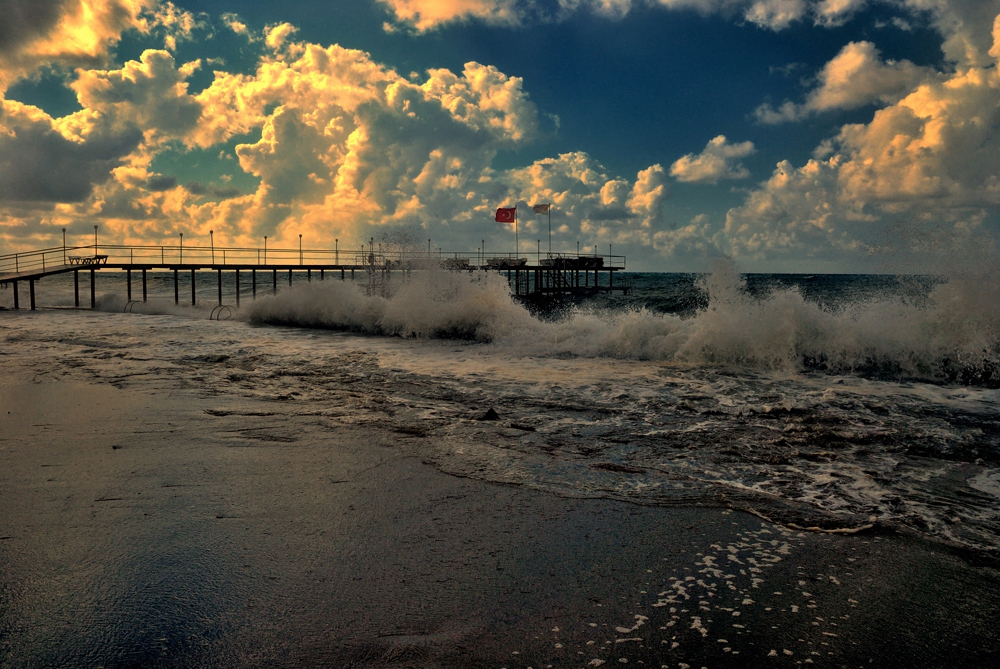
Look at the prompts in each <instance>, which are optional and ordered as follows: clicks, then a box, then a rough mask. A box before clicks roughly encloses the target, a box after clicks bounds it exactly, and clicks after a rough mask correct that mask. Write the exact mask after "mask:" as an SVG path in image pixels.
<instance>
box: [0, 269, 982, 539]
mask: <svg viewBox="0 0 1000 669" xmlns="http://www.w3.org/2000/svg"><path fill="white" fill-rule="evenodd" d="M88 275H89V273H86V272H82V273H81V275H80V288H79V290H80V298H81V302H82V304H84V305H85V306H89V296H90V294H89V290H90V288H89V276H88ZM261 276H265V277H266V279H267V280H263V279H262V278H261ZM280 277H281V280H280V282H279V284H278V286H277V288H276V289H275V287H274V285H273V284H272V283H271V281H270V278H271V277H270V275H269V274H267V275H260V274H259V275H258V283H257V286H256V297H255V298H254V297H253V296H252V295H251V286H250V285H249V280H248V277H247V273H244V274H243V277H242V285H241V294H240V296H239V297H240V299H239V306H237V300H236V294H235V283H234V277H233V276H232V273H227V274H225V275H224V284H223V296H222V303H223V305H224V307H223V308H218V303H219V300H218V294H217V283H216V280H217V275H216V274H215V273H212V272H202V273H199V274H198V275H197V276H196V282H197V283H196V287H195V288H196V294H197V304H196V305H194V306H192V305H191V304H190V295H191V286H190V274H189V273H183V274H182V276H181V285H180V290H179V295H180V300H179V304H175V303H174V284H173V276H172V274H169V273H151V274H150V275H149V277H148V295H149V298H148V301H146V302H142V301H141V297H140V296H141V292H140V290H141V289H140V285H139V280H138V277H137V275H133V278H132V281H133V287H132V296H133V299H134V300H135V301H129V300H128V299H127V287H126V282H125V281H126V279H125V274H124V273H120V272H112V271H102V272H98V273H97V285H96V294H97V309H96V310H90V309H89V308H83V309H75V308H73V304H74V298H73V290H74V288H73V279H72V274H64V275H59V276H54V277H48V278H45V279H43V280H41V281H39V282H38V283H37V284H36V302H37V305H38V310H37V311H34V312H30V311H27V310H26V309H25V307H26V305H27V303H28V298H27V294H26V293H27V290H26V288H27V287H26V286H25V285H24V283H23V282H22V285H21V294H20V296H21V310H20V311H14V310H13V309H12V307H13V295H12V291H11V288H10V286H9V285H8V286H7V287H6V288H5V289H2V290H0V307H3V310H2V311H0V341H2V342H4V345H3V346H0V360H3V364H4V365H5V367H8V369H13V368H15V367H16V368H17V369H20V370H24V371H28V372H30V373H31V374H33V375H35V377H36V378H40V379H51V380H57V379H63V378H65V379H76V380H85V381H87V382H90V383H106V384H111V385H114V386H116V387H119V388H124V389H130V388H134V389H138V390H149V391H154V392H157V391H171V390H177V389H184V390H185V391H188V392H195V393H199V394H203V395H206V396H213V395H216V396H217V395H227V396H233V397H237V398H239V397H245V398H253V399H254V400H265V401H267V402H269V405H270V406H272V407H273V414H274V416H275V424H279V423H280V422H281V421H280V418H281V415H282V413H286V414H293V413H294V414H296V415H303V413H304V412H305V413H308V412H315V414H316V415H322V416H323V418H324V420H325V421H326V422H327V424H328V425H332V426H335V425H336V424H343V425H370V426H372V427H373V428H377V429H380V430H388V431H391V432H393V433H395V434H398V435H399V437H400V439H403V438H406V439H408V440H409V441H410V442H414V443H419V446H418V448H419V449H420V450H421V457H422V458H423V460H424V461H425V462H429V463H432V464H433V465H434V466H436V467H438V468H439V469H441V470H442V471H445V472H448V473H451V474H455V475H458V476H464V477H470V478H474V479H481V480H485V481H491V482H497V483H506V484H516V485H521V486H527V487H530V488H533V489H537V490H544V491H548V492H550V493H552V494H556V495H561V496H567V497H584V498H586V497H599V498H611V499H616V500H624V501H628V502H633V503H637V504H642V505H657V506H677V505H681V506H684V505H688V506H690V505H694V506H709V507H726V508H731V509H736V510H741V511H747V512H750V513H753V514H756V515H758V516H760V517H761V518H763V519H766V520H769V521H771V522H774V523H777V524H779V525H784V526H786V527H790V528H793V529H798V530H812V531H816V532H830V533H853V532H858V531H862V530H869V529H872V528H875V529H876V530H877V529H878V528H883V529H890V530H893V531H900V532H906V533H912V534H915V535H919V536H921V537H924V538H926V539H928V540H930V541H933V542H939V543H942V544H946V545H949V546H953V547H957V548H959V549H962V550H967V551H972V552H974V553H977V554H983V555H990V556H997V555H1000V394H998V393H1000V284H998V280H997V276H995V275H988V274H985V275H984V274H978V275H964V274H955V275H935V276H925V275H911V276H901V275H821V274H817V275H806V274H741V273H740V272H739V271H738V269H737V268H736V267H735V266H734V265H733V264H732V263H729V262H722V263H720V264H718V265H717V266H716V267H715V268H714V270H713V271H712V272H710V273H707V274H671V273H631V274H627V275H621V274H620V275H619V277H623V278H627V279H628V280H629V281H630V282H631V285H632V291H631V293H630V294H628V295H622V294H615V295H611V296H608V295H604V296H599V297H596V298H591V299H585V300H580V301H577V302H573V303H566V304H561V305H558V306H555V307H553V306H549V307H547V308H545V309H541V308H538V307H533V306H531V305H526V304H523V303H522V302H520V301H518V300H517V299H516V298H514V297H513V296H512V294H511V288H510V285H509V283H508V281H507V278H506V277H505V276H501V275H500V274H497V273H487V272H448V271H443V270H442V271H433V270H426V271H413V272H410V273H405V272H397V273H395V274H391V275H389V276H388V278H386V277H385V276H383V275H379V276H374V275H373V276H372V277H369V276H367V275H365V274H363V273H360V272H359V273H358V274H357V276H356V277H355V278H354V279H353V280H352V279H351V277H350V275H347V277H346V278H345V280H341V279H340V277H339V274H332V275H331V274H329V273H328V274H326V275H325V277H324V279H325V280H322V281H321V280H319V276H318V273H313V274H312V276H311V277H308V278H307V276H306V274H305V273H304V272H297V273H295V274H294V277H293V281H292V282H291V284H289V282H288V280H287V275H286V274H284V273H283V274H281V275H280ZM616 278H617V277H616ZM137 297H138V299H135V298H137ZM279 432H280V431H279V430H275V431H274V433H273V434H271V436H270V437H269V438H274V439H278V440H280V439H281V434H279Z"/></svg>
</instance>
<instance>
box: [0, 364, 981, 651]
mask: <svg viewBox="0 0 1000 669" xmlns="http://www.w3.org/2000/svg"><path fill="white" fill-rule="evenodd" d="M0 395H2V399H3V405H4V406H5V407H7V411H9V412H10V413H7V412H6V411H5V412H4V414H5V415H4V416H3V419H4V427H3V431H2V434H3V437H2V439H0V446H2V451H0V466H2V469H3V471H2V474H0V504H2V506H3V508H4V509H5V510H6V511H7V513H6V514H5V520H4V521H3V525H2V527H0V536H2V537H4V538H3V539H2V540H0V564H2V569H3V573H4V574H5V575H6V578H5V579H4V585H3V589H2V595H0V601H2V602H3V606H0V611H3V612H4V613H0V658H2V661H0V664H2V665H3V666H9V667H32V666H51V665H58V664H70V665H74V666H94V667H97V666H105V667H112V666H121V667H125V666H136V665H137V664H141V665H144V666H192V665H207V664H211V665H213V666H222V667H227V666H231V667H237V666H239V667H243V666H351V667H497V668H499V667H507V668H508V669H514V668H515V667H518V668H521V669H523V668H525V667H533V669H539V667H546V666H549V665H551V666H553V667H557V666H558V667H561V666H567V667H584V666H600V664H593V662H594V661H602V662H605V663H607V666H611V665H618V664H625V663H624V662H621V660H623V659H624V660H627V662H628V663H630V664H632V665H636V664H638V663H640V662H642V664H643V666H670V667H678V668H680V669H682V668H683V665H684V664H686V665H689V666H691V667H701V666H705V667H739V666H753V665H756V664H761V663H764V662H765V661H766V662H770V663H773V664H774V665H776V666H799V665H800V664H814V665H819V666H862V665H866V666H867V665H869V661H872V663H873V664H872V665H871V666H882V667H885V666H912V667H921V666H925V667H939V666H969V665H974V664H976V663H979V664H983V665H986V664H990V663H992V662H994V661H996V660H997V659H1000V632H997V631H996V625H995V620H996V617H997V614H998V613H1000V573H998V572H997V570H996V569H995V568H992V567H984V566H977V565H975V564H972V563H968V562H965V561H963V560H961V559H960V558H959V557H957V556H956V555H954V554H952V553H951V552H949V551H947V550H942V549H941V548H940V547H935V546H931V545H928V544H926V543H922V542H919V541H917V540H914V539H913V538H910V537H906V536H903V535H900V534H889V535H886V534H884V533H881V532H879V531H877V530H876V531H874V532H872V533H862V534H855V535H831V534H815V533H804V532H797V531H793V530H790V529H788V528H783V527H780V526H776V525H773V524H770V523H767V522H765V521H762V520H760V519H759V518H757V517H754V516H750V515H748V514H745V513H740V512H735V511H728V510H724V509H712V508H704V507H700V508H699V507H652V506H640V505H637V504H630V503H627V502H621V501H614V500H605V499H572V498H564V497H558V496H555V495H551V494H548V493H545V492H540V491H533V490H527V489H524V488H523V487H521V486H511V485H496V484H491V483H486V482H483V481H479V480H475V479H470V478H460V477H456V476H452V475H449V474H445V473H442V472H441V471H439V470H438V469H437V468H436V467H433V466H431V465H429V464H425V463H424V462H421V460H420V458H419V457H418V456H416V455H414V454H413V453H411V452H409V451H408V449H407V447H406V446H405V444H400V443H398V442H399V439H400V435H397V434H394V433H391V432H388V431H385V430H378V429H373V428H371V427H369V426H360V427H359V426H354V427H343V426H337V427H336V429H330V426H329V425H324V424H323V421H322V418H321V417H317V416H309V415H305V416H300V417H294V418H292V419H289V418H288V417H281V420H280V423H279V424H269V422H268V421H269V419H272V420H274V417H273V416H268V413H269V412H268V405H267V402H264V401H260V400H247V399H246V398H237V397H212V398H211V399H205V398H198V397H197V396H196V394H195V393H191V392H183V391H177V390H170V391H165V392H151V391H148V390H141V391H136V390H134V389H129V390H119V389H116V388H114V387H112V386H109V385H106V384H104V383H101V384H87V383H80V382H78V381H71V382H70V381H55V382H53V381H42V382H32V380H30V379H27V378H23V377H20V375H14V376H8V377H7V378H5V379H4V380H3V381H2V382H0ZM688 579H690V580H688ZM779 593H780V594H779ZM674 644H677V645H676V646H675V645H674ZM786 651H787V653H786Z"/></svg>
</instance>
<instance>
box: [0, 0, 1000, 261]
mask: <svg viewBox="0 0 1000 669" xmlns="http://www.w3.org/2000/svg"><path fill="white" fill-rule="evenodd" d="M998 60H1000V0H350V1H346V0H345V1H335V0H325V1H319V0H305V1H300V2H284V3H274V2H235V1H231V0H178V1H177V2H168V1H164V0H0V104H2V110H0V254H4V253H12V252H17V251H23V250H29V249H35V248H42V247H51V246H58V245H61V243H62V229H63V228H66V230H67V242H68V243H69V244H70V245H73V244H84V243H90V241H91V240H92V237H93V226H94V225H99V226H100V227H99V229H100V238H101V241H102V243H119V244H153V245H159V244H176V243H177V239H178V236H179V234H180V233H183V234H184V239H185V244H186V245H187V244H205V245H207V244H208V243H209V231H212V233H213V234H214V242H215V244H216V246H232V247H260V246H261V245H262V243H263V238H264V236H265V235H267V236H268V245H269V246H287V247H295V246H297V244H298V236H299V235H302V238H303V245H304V246H306V247H311V248H333V247H334V245H337V246H338V247H339V248H357V247H358V246H360V244H361V243H362V242H363V241H365V240H368V239H371V238H375V239H376V240H381V241H384V242H385V243H390V242H391V243H394V244H413V245H415V246H418V247H420V248H426V245H427V240H431V245H432V247H433V248H434V249H437V248H441V249H443V250H444V251H475V250H476V248H477V247H479V246H481V245H483V243H484V241H485V247H486V251H487V253H488V254H492V253H493V252H496V253H511V252H514V250H515V248H514V235H513V231H512V229H511V226H510V225H507V224H502V223H497V222H496V221H495V220H494V213H495V211H496V209H497V208H498V207H513V206H516V207H517V209H518V239H519V240H520V249H519V251H520V253H521V254H522V255H528V254H531V255H533V254H534V253H535V252H536V250H537V249H539V248H541V251H542V252H546V251H547V250H548V248H549V239H550V233H549V218H548V217H547V216H545V215H540V214H536V213H534V212H533V211H532V205H534V204H541V203H550V204H551V205H552V206H551V248H552V251H553V252H575V251H576V249H577V244H579V245H580V248H582V249H586V250H588V251H591V252H592V251H593V250H594V249H595V248H596V249H597V250H598V252H600V253H602V254H606V253H609V251H610V252H612V253H614V254H616V255H625V256H626V257H627V258H628V268H629V269H633V270H641V271H663V272H671V271H705V270H708V269H710V268H711V267H712V264H713V262H714V261H716V260H717V259H719V258H722V257H729V258H732V259H733V260H734V261H735V262H736V264H737V266H738V267H739V268H740V269H742V270H744V271H752V272H808V273H820V272H900V271H908V272H911V271H915V272H920V271H936V270H939V269H940V268H941V267H942V265H943V264H944V265H951V266H953V267H954V266H958V268H959V269H962V265H963V264H964V265H971V264H977V265H979V264H983V263H989V262H993V261H992V260H990V258H992V257H993V254H994V253H995V247H996V244H995V239H996V236H997V232H998V230H1000V74H998Z"/></svg>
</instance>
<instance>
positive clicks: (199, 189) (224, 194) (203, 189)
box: [184, 181, 243, 200]
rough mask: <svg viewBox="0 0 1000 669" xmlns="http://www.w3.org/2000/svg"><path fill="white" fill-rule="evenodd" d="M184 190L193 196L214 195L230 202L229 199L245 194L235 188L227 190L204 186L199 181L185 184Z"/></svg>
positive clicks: (230, 187)
mask: <svg viewBox="0 0 1000 669" xmlns="http://www.w3.org/2000/svg"><path fill="white" fill-rule="evenodd" d="M184 188H185V189H186V190H187V192H189V193H191V194H192V195H214V196H215V197H219V198H222V199H223V200H228V199H229V198H233V197H238V196H240V195H242V194H243V193H242V192H241V191H240V189H238V188H233V187H232V186H229V187H227V188H218V187H216V186H203V185H202V184H200V183H198V182H197V181H191V182H188V183H186V184H184Z"/></svg>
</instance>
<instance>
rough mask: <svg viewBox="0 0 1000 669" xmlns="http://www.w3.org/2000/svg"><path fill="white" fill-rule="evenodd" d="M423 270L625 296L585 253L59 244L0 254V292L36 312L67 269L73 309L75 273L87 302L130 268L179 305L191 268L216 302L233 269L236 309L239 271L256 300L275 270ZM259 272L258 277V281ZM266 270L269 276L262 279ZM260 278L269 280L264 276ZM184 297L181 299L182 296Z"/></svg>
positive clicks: (551, 290) (525, 293)
mask: <svg viewBox="0 0 1000 669" xmlns="http://www.w3.org/2000/svg"><path fill="white" fill-rule="evenodd" d="M430 269H444V270H449V271H455V272H463V271H468V272H475V271H488V272H497V273H500V274H502V275H506V277H507V279H508V282H509V283H510V286H511V292H512V293H513V294H514V295H515V296H516V297H517V298H519V299H522V300H525V301H528V302H535V303H547V302H558V301H562V300H565V299H572V298H574V297H585V296H591V295H598V294H602V293H612V292H621V293H625V294H627V293H629V292H630V291H631V284H630V282H628V281H626V280H621V279H619V280H618V282H617V283H616V282H615V272H621V271H624V269H625V257H624V256H612V255H606V256H602V255H597V254H593V255H585V254H563V253H558V254H542V253H533V254H521V255H520V256H515V255H514V254H507V255H484V254H483V253H482V252H477V253H455V252H452V253H442V252H440V251H431V250H428V251H427V252H412V251H410V252H387V251H382V250H376V248H375V245H374V244H372V245H371V246H370V248H366V249H364V248H363V249H360V250H350V251H348V250H344V249H333V250H330V249H275V248H272V249H267V248H263V249H257V248H231V247H227V248H220V247H214V248H213V247H198V246H181V245H177V246H118V245H102V246H100V247H98V246H97V245H96V244H95V245H88V246H75V247H67V246H60V247H54V248H48V249H39V250H36V251H28V252H24V253H14V254H8V255H4V256H0V290H7V289H13V291H14V294H13V297H14V300H13V302H14V308H15V309H20V306H21V305H20V294H19V284H21V283H24V282H27V283H28V287H29V295H28V297H29V305H30V308H31V309H35V306H36V305H35V283H36V282H37V281H40V280H42V279H43V278H45V277H48V276H53V275H57V274H65V273H67V272H73V285H74V295H75V306H77V307H79V306H80V277H79V275H80V272H81V271H82V272H89V274H90V276H89V279H90V280H89V289H90V306H91V308H95V307H96V305H97V294H96V275H97V273H98V272H104V271H119V272H125V273H126V275H127V280H126V286H127V293H128V300H129V301H130V302H131V301H132V273H133V272H136V273H138V274H140V275H141V290H142V301H143V302H145V301H147V299H148V291H147V273H148V272H172V273H173V279H174V302H175V303H178V304H179V303H180V288H179V286H180V278H179V277H180V273H181V272H190V274H191V279H192V280H191V304H192V305H194V304H197V301H198V296H197V294H196V283H197V282H196V281H195V276H196V273H197V272H204V271H214V272H216V273H217V275H218V293H217V300H218V304H222V303H223V273H224V272H232V273H234V274H235V283H236V293H235V299H236V306H239V303H240V296H241V294H242V293H241V289H240V273H241V272H248V273H249V274H250V277H249V278H250V295H249V297H251V298H256V296H257V289H258V281H259V279H260V280H261V281H262V285H264V284H266V283H270V284H271V290H272V292H274V293H276V292H277V290H278V281H279V273H280V274H281V275H282V277H283V276H284V275H285V274H286V273H287V277H288V283H289V285H292V282H293V277H294V276H295V274H296V273H299V274H300V275H301V274H302V273H304V274H305V278H306V280H307V281H311V280H312V279H313V275H314V273H315V274H316V275H317V278H318V279H319V280H325V279H326V278H328V276H327V275H328V273H332V275H333V276H332V277H331V278H337V279H341V280H346V279H347V278H348V275H349V276H350V278H352V279H355V278H357V277H358V273H359V272H360V273H363V274H362V276H366V277H368V278H369V279H371V278H372V277H373V276H376V275H381V276H382V277H384V278H389V277H391V276H392V275H393V274H394V273H396V274H398V273H411V272H413V271H426V270H430ZM261 275H263V278H261ZM268 275H270V276H268ZM267 279H270V281H268V280H267ZM185 301H186V300H185Z"/></svg>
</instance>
